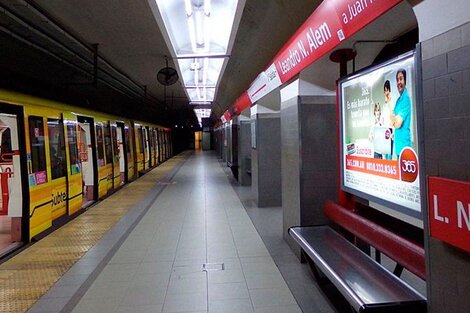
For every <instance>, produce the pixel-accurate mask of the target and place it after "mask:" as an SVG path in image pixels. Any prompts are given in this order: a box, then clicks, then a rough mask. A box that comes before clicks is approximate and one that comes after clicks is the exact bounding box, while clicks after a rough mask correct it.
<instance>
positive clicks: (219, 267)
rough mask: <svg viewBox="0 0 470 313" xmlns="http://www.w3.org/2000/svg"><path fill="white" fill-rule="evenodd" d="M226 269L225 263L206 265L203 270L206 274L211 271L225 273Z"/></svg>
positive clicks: (203, 265)
mask: <svg viewBox="0 0 470 313" xmlns="http://www.w3.org/2000/svg"><path fill="white" fill-rule="evenodd" d="M224 269H225V266H224V263H204V264H202V270H203V271H205V272H210V271H223V270H224Z"/></svg>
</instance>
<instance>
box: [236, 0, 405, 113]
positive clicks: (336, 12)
mask: <svg viewBox="0 0 470 313" xmlns="http://www.w3.org/2000/svg"><path fill="white" fill-rule="evenodd" d="M401 1H402V0H324V1H323V2H322V3H321V4H320V5H319V6H318V7H317V8H316V10H315V11H314V12H313V13H312V15H310V17H309V18H308V19H307V20H306V21H305V23H304V24H303V25H302V26H301V27H300V28H299V29H298V30H297V31H296V32H295V33H294V35H293V36H292V37H291V38H290V39H289V41H287V42H286V44H285V45H284V46H283V47H282V49H281V50H280V51H279V52H278V54H277V55H276V56H275V57H274V59H273V60H272V61H271V62H270V63H269V66H268V67H267V69H266V70H265V71H264V72H262V73H261V74H260V75H258V77H257V78H256V79H255V81H253V83H252V84H251V86H250V88H249V89H248V90H247V91H245V92H244V93H243V94H242V95H241V96H240V97H239V98H238V99H237V100H236V102H235V103H234V104H233V105H232V107H231V108H230V109H229V112H230V114H231V115H232V116H234V115H237V114H239V113H240V112H241V111H243V110H245V109H247V108H249V107H250V106H251V105H252V104H253V103H255V102H256V101H258V100H259V99H261V98H262V97H263V96H265V95H266V94H268V93H269V92H271V91H272V90H274V89H275V88H277V87H279V86H280V85H282V84H283V83H285V82H287V81H288V80H289V79H291V78H293V77H294V76H295V75H297V74H298V73H300V72H301V71H302V70H303V69H305V68H306V67H307V66H309V65H310V64H312V63H313V62H315V61H316V60H318V59H319V58H321V57H322V56H323V55H325V54H326V53H328V52H329V51H331V50H333V49H334V48H335V47H337V46H338V45H340V44H341V42H343V41H344V40H346V39H348V38H349V37H351V36H352V35H354V34H355V33H357V32H358V31H360V30H361V29H362V28H364V27H365V26H367V25H368V24H370V23H371V22H372V21H374V20H375V19H377V18H378V17H379V16H381V15H382V14H384V13H385V12H387V11H389V10H390V9H392V8H393V7H394V6H395V5H397V4H398V3H400V2H401Z"/></svg>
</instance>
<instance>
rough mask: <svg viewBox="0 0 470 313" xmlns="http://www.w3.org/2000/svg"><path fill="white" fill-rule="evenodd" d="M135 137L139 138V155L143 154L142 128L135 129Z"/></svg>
mask: <svg viewBox="0 0 470 313" xmlns="http://www.w3.org/2000/svg"><path fill="white" fill-rule="evenodd" d="M137 136H139V145H140V150H139V151H140V153H144V149H145V147H144V134H143V132H142V127H139V128H138V129H137Z"/></svg>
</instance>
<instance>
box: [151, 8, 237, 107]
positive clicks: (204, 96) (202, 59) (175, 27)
mask: <svg viewBox="0 0 470 313" xmlns="http://www.w3.org/2000/svg"><path fill="white" fill-rule="evenodd" d="M155 3H156V6H157V8H158V9H157V10H154V15H155V17H156V19H157V22H158V23H159V25H160V26H161V25H162V24H163V26H164V27H163V26H161V29H162V31H164V29H163V28H165V30H166V35H167V36H166V37H165V38H166V41H167V44H168V40H169V48H170V49H172V50H173V53H172V55H173V56H174V57H176V59H175V60H176V63H177V65H178V70H179V74H180V77H181V78H182V82H183V84H184V86H185V89H186V93H187V95H188V98H189V99H190V101H197V102H207V101H213V100H214V96H215V93H216V89H215V88H216V87H217V86H218V82H219V79H220V76H221V73H222V71H223V69H224V68H225V65H226V63H227V60H228V59H227V58H226V56H227V55H229V54H230V51H229V50H231V46H232V44H233V41H234V39H235V38H233V37H232V38H231V37H230V36H231V35H233V36H234V35H235V31H233V30H234V29H237V28H238V23H239V21H240V18H241V13H242V11H243V7H244V5H245V0H155ZM151 4H152V3H151ZM235 22H236V23H237V24H236V25H235V26H234V23H235Z"/></svg>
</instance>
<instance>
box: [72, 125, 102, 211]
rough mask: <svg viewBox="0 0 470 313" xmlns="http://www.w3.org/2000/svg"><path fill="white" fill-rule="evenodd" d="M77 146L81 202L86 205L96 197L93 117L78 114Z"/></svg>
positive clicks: (96, 175) (96, 181)
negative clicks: (80, 169)
mask: <svg viewBox="0 0 470 313" xmlns="http://www.w3.org/2000/svg"><path fill="white" fill-rule="evenodd" d="M77 120H78V129H79V131H78V134H77V135H78V138H77V140H78V147H79V157H80V164H81V168H82V188H83V204H82V207H87V206H89V205H90V204H92V203H93V202H94V201H96V200H97V199H98V173H97V172H98V167H97V161H96V153H95V148H94V147H96V144H95V140H96V138H95V132H94V127H93V126H94V125H95V122H94V120H93V118H90V117H82V116H78V117H77Z"/></svg>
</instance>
